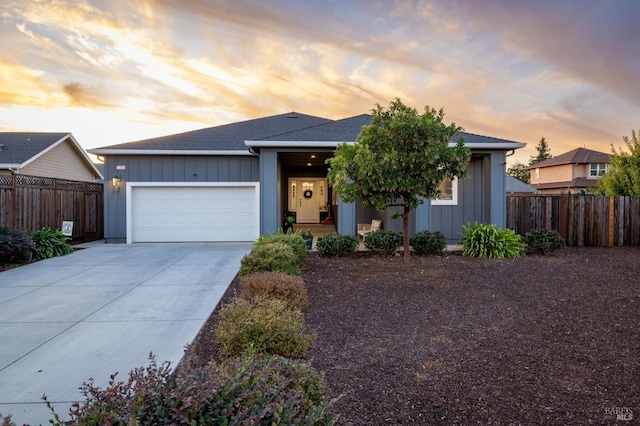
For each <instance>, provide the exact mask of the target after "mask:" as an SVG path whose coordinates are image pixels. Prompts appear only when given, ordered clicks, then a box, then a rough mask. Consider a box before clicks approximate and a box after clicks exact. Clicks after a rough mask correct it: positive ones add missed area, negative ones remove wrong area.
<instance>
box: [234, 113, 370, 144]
mask: <svg viewBox="0 0 640 426" xmlns="http://www.w3.org/2000/svg"><path fill="white" fill-rule="evenodd" d="M371 118H372V116H371V115H369V114H361V115H356V116H354V117H349V118H344V119H342V120H336V121H330V122H328V123H324V124H321V125H318V126H313V127H309V128H306V129H300V130H295V131H291V132H287V133H283V134H279V135H274V136H269V137H266V138H261V139H259V140H262V141H292V142H294V141H318V142H354V141H355V140H356V139H357V138H358V135H359V134H360V130H361V129H362V126H365V125H367V124H369V123H371ZM246 140H255V139H249V138H246Z"/></svg>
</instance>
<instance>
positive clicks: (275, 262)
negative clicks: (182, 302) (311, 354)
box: [52, 233, 335, 425]
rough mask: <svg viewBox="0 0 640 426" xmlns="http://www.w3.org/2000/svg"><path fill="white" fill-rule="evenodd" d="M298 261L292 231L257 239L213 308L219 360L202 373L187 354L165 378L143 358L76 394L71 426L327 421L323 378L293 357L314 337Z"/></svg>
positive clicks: (301, 256) (165, 368)
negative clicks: (225, 299) (225, 296)
mask: <svg viewBox="0 0 640 426" xmlns="http://www.w3.org/2000/svg"><path fill="white" fill-rule="evenodd" d="M301 243H302V244H301ZM301 248H304V251H303V250H301ZM307 257H308V251H307V248H306V244H304V241H303V239H302V237H301V236H300V235H297V234H283V233H278V234H274V235H269V236H266V237H261V238H259V239H258V240H257V241H256V243H255V244H254V247H253V248H252V250H251V252H250V253H249V254H247V255H246V256H245V257H244V258H243V259H242V260H241V268H240V273H239V279H240V294H239V297H238V298H236V299H234V300H233V301H231V302H230V303H228V304H226V305H224V306H222V307H221V308H220V311H219V315H220V320H219V322H218V326H217V327H216V330H215V335H216V339H217V340H218V343H219V344H220V346H221V348H222V354H223V355H225V356H227V358H225V359H223V360H221V361H219V362H211V363H209V364H208V365H206V366H204V367H202V366H198V365H196V364H197V363H192V360H191V359H190V355H189V354H187V355H186V356H185V358H184V361H183V362H182V364H181V365H180V368H178V369H177V371H175V372H172V371H171V367H170V365H169V363H167V362H165V363H163V364H162V365H157V364H156V361H155V359H154V358H153V357H151V360H150V364H149V366H148V367H146V368H137V369H135V370H133V371H131V373H130V374H129V378H128V379H127V380H122V381H118V380H116V375H113V376H112V377H111V381H110V383H109V385H108V386H107V387H106V388H105V389H101V388H99V387H98V386H96V385H95V383H94V382H93V380H92V379H91V380H89V382H87V383H84V384H83V386H82V388H81V390H82V393H83V395H84V396H85V398H86V401H85V402H84V403H82V404H76V405H74V406H72V408H71V413H70V414H71V416H72V419H73V423H72V424H77V425H89V424H111V425H115V424H148V425H155V424H180V425H182V424H184V425H187V424H188V425H191V424H199V425H200V424H202V425H213V424H225V425H249V424H256V425H258V424H259V425H289V424H301V425H331V424H334V423H335V419H334V418H333V417H332V416H331V415H330V414H329V413H328V411H329V408H330V407H331V405H332V404H333V403H334V402H335V399H330V398H329V397H328V395H329V390H328V389H327V388H326V386H325V385H324V382H323V378H322V376H321V375H320V374H318V373H317V372H316V371H315V370H313V368H311V367H310V366H309V365H307V364H306V363H303V362H301V361H299V360H298V359H299V358H303V357H305V356H306V355H307V352H308V350H309V344H310V342H311V340H312V339H313V337H312V336H311V335H309V334H308V333H306V331H305V324H304V315H303V313H302V309H303V308H304V307H306V306H307V305H308V298H307V290H306V287H305V285H304V282H303V280H302V278H300V276H299V274H300V266H301V265H302V264H303V263H304V261H305V260H306V259H307ZM54 418H55V420H54V421H52V423H53V424H54V425H55V424H58V425H62V424H63V423H62V422H60V421H59V418H58V417H57V416H56V415H55V412H54Z"/></svg>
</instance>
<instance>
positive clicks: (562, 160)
mask: <svg viewBox="0 0 640 426" xmlns="http://www.w3.org/2000/svg"><path fill="white" fill-rule="evenodd" d="M608 162H609V154H605V153H604V152H599V151H593V150H591V149H587V148H576V149H574V150H571V151H569V152H565V153H564V154H560V155H557V156H555V157H553V158H550V159H548V160H544V161H541V162H539V163H536V164H534V165H532V166H529V167H528V169H536V168H541V167H550V166H560V165H563V164H589V163H608Z"/></svg>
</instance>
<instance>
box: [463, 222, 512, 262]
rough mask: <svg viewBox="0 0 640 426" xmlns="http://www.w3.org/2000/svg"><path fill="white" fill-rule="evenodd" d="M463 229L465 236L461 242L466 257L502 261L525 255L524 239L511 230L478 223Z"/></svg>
mask: <svg viewBox="0 0 640 426" xmlns="http://www.w3.org/2000/svg"><path fill="white" fill-rule="evenodd" d="M463 229H464V235H463V237H462V240H461V241H460V242H461V244H462V254H463V255H464V256H473V257H488V258H495V259H502V258H505V257H506V258H514V257H519V256H523V255H524V243H523V242H522V238H521V237H520V235H518V234H516V233H515V232H513V231H512V230H511V229H501V228H498V227H497V226H496V225H489V224H479V223H478V222H474V223H473V224H470V223H468V224H467V225H466V226H463Z"/></svg>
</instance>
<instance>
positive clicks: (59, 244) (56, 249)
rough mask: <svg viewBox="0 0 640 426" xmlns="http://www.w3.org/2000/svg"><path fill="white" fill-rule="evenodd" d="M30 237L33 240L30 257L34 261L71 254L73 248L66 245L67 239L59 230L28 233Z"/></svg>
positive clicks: (46, 229) (45, 229)
mask: <svg viewBox="0 0 640 426" xmlns="http://www.w3.org/2000/svg"><path fill="white" fill-rule="evenodd" d="M30 235H31V239H32V240H33V247H32V248H31V255H32V256H33V258H34V259H35V260H44V259H49V258H50V257H56V256H64V255H66V254H71V253H73V247H71V246H70V245H69V244H67V241H68V240H69V237H67V236H65V235H64V234H63V233H62V231H60V230H53V229H51V228H42V229H41V230H39V231H33V232H30Z"/></svg>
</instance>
